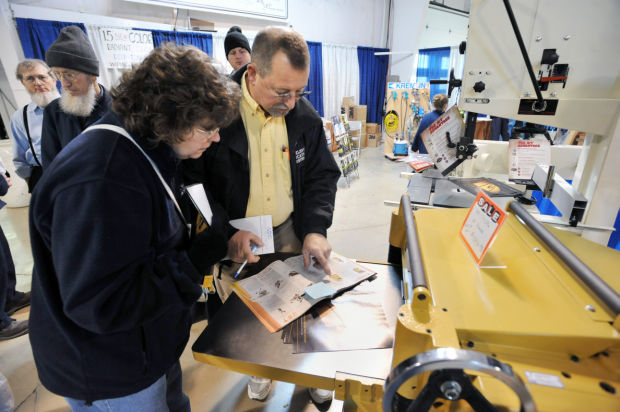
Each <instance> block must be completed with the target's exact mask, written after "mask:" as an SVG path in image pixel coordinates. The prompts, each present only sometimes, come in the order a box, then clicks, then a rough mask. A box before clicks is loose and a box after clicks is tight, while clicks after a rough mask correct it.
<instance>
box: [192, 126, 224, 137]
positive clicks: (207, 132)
mask: <svg viewBox="0 0 620 412" xmlns="http://www.w3.org/2000/svg"><path fill="white" fill-rule="evenodd" d="M196 130H197V131H198V132H199V133H202V134H204V135H206V136H207V140H211V139H213V138H214V137H215V135H216V134H217V133H218V132H219V131H220V128H219V127H218V128H217V129H213V130H205V129H201V128H200V127H197V128H196Z"/></svg>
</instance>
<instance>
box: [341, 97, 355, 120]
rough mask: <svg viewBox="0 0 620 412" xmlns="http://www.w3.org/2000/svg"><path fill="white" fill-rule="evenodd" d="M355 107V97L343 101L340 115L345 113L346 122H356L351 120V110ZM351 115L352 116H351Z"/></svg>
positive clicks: (345, 98)
mask: <svg viewBox="0 0 620 412" xmlns="http://www.w3.org/2000/svg"><path fill="white" fill-rule="evenodd" d="M353 106H355V98H354V97H353V96H351V97H344V98H343V99H342V105H341V106H340V113H343V114H344V115H345V116H346V120H347V121H348V120H355V119H352V118H351V114H352V111H351V108H352V107H353ZM350 113H351V114H350Z"/></svg>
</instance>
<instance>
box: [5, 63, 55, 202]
mask: <svg viewBox="0 0 620 412" xmlns="http://www.w3.org/2000/svg"><path fill="white" fill-rule="evenodd" d="M15 75H16V77H17V80H19V81H20V82H21V83H22V84H23V85H24V87H25V88H26V90H27V91H28V94H29V95H30V98H31V99H32V101H31V102H30V103H28V104H27V105H26V106H24V107H23V108H21V109H19V110H17V111H16V112H15V113H14V114H13V116H12V117H11V132H12V133H13V140H12V143H13V165H14V166H15V173H17V175H18V176H19V177H21V178H22V179H24V180H25V181H26V183H27V184H28V191H29V192H32V190H33V189H34V187H35V185H36V184H37V182H38V181H39V179H40V178H41V173H42V171H43V168H42V163H41V127H42V125H43V110H44V109H45V107H46V106H47V105H48V104H50V103H51V102H52V101H54V100H56V99H57V98H58V97H59V96H60V95H59V94H58V90H57V89H56V77H54V74H53V73H52V71H51V69H50V68H49V67H48V65H47V64H45V62H44V61H43V60H38V59H26V60H24V61H22V62H21V63H19V64H18V65H17V68H16V69H15Z"/></svg>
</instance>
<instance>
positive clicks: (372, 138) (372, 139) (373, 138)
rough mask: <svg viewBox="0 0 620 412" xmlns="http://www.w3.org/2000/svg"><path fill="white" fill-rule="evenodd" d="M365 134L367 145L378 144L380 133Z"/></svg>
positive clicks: (374, 145) (375, 145) (373, 145)
mask: <svg viewBox="0 0 620 412" xmlns="http://www.w3.org/2000/svg"><path fill="white" fill-rule="evenodd" d="M366 136H367V142H368V143H367V144H368V147H377V146H379V141H380V140H381V135H380V134H374V133H373V134H371V133H368V134H367V135H366Z"/></svg>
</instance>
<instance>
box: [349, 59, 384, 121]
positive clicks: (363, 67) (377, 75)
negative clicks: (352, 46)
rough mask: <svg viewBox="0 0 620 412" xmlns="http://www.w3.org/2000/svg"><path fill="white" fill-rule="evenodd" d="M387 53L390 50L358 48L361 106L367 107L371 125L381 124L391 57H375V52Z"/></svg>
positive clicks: (368, 119)
mask: <svg viewBox="0 0 620 412" xmlns="http://www.w3.org/2000/svg"><path fill="white" fill-rule="evenodd" d="M386 51H389V50H388V49H377V48H373V47H358V48H357V61H358V63H359V67H360V104H362V105H363V104H365V105H366V110H367V112H366V113H367V121H368V122H369V123H379V124H381V110H383V99H384V98H385V82H386V79H387V69H388V61H389V56H388V55H384V56H375V52H386Z"/></svg>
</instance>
